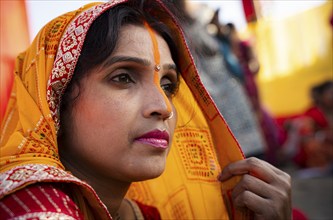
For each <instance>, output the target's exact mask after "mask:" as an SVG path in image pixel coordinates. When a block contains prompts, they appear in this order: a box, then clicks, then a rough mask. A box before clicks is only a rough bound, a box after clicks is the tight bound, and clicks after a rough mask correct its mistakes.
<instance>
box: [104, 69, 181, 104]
mask: <svg viewBox="0 0 333 220" xmlns="http://www.w3.org/2000/svg"><path fill="white" fill-rule="evenodd" d="M132 75H133V74H131V73H128V72H121V73H118V74H116V75H114V76H112V77H110V78H109V81H110V82H112V83H114V84H116V85H117V86H118V87H121V88H129V87H131V85H135V84H137V80H139V78H138V79H136V78H135V77H133V76H132ZM174 75H175V74H173V73H171V74H166V75H165V76H163V77H162V78H161V80H160V87H161V88H162V90H163V91H164V93H165V95H166V96H167V97H170V98H172V97H173V96H175V95H176V94H177V92H178V89H179V80H178V77H177V75H175V76H174Z"/></svg>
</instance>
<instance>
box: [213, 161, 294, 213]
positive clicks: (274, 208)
mask: <svg viewBox="0 0 333 220" xmlns="http://www.w3.org/2000/svg"><path fill="white" fill-rule="evenodd" d="M235 175H242V178H241V180H240V181H239V182H238V183H237V185H236V186H235V188H234V189H233V192H232V198H233V201H234V204H235V206H237V207H240V208H243V207H246V208H249V209H250V210H252V211H253V212H254V213H255V216H256V219H290V218H291V179H290V176H289V175H288V174H286V173H284V172H283V171H281V170H279V169H277V168H275V167H274V166H272V165H271V164H269V163H267V162H265V161H262V160H259V159H257V158H249V159H245V160H242V161H237V162H234V163H231V164H229V165H228V166H226V167H225V169H224V170H223V171H222V173H221V175H220V176H219V180H221V181H225V180H227V179H229V178H231V177H232V176H235Z"/></svg>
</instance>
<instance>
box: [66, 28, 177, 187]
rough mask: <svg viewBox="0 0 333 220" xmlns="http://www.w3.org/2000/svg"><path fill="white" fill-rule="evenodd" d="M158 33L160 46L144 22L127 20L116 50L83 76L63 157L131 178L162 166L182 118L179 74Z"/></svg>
mask: <svg viewBox="0 0 333 220" xmlns="http://www.w3.org/2000/svg"><path fill="white" fill-rule="evenodd" d="M154 35H155V36H156V39H157V43H158V49H157V48H155V50H154V49H153V43H152V38H151V36H150V34H149V32H148V30H147V29H146V28H145V27H143V26H142V27H141V26H135V25H126V26H123V27H122V28H121V31H120V35H119V38H118V43H117V46H116V48H115V50H114V52H113V53H112V55H111V56H110V57H109V58H108V59H107V60H106V61H105V62H104V63H103V65H102V66H99V67H98V68H95V69H94V70H92V71H91V72H90V73H88V75H87V76H86V77H85V78H83V79H82V81H81V83H80V91H79V92H80V94H79V97H78V99H77V101H76V103H75V105H74V107H73V112H72V117H71V120H72V122H71V124H72V125H73V131H72V132H73V134H72V135H71V134H70V136H71V140H70V141H69V142H70V143H69V144H67V145H68V146H66V149H65V150H64V152H65V154H64V157H65V160H66V162H67V163H69V164H70V166H71V167H74V168H75V169H76V170H79V172H81V173H83V174H84V175H87V176H89V175H94V177H95V178H98V176H101V177H103V178H108V179H110V178H111V179H113V180H118V181H119V180H120V181H128V182H132V181H138V180H145V179H150V178H154V177H157V176H159V175H160V174H161V173H162V172H163V170H164V167H165V162H166V157H167V154H168V152H169V150H170V146H171V139H172V135H173V133H174V129H175V126H176V120H177V119H176V118H177V114H176V111H175V108H174V106H173V104H172V96H173V95H174V93H175V92H176V88H177V85H178V76H177V71H176V67H175V64H174V61H173V60H172V57H171V53H170V50H169V47H168V45H167V43H166V42H165V41H164V39H163V38H162V37H161V36H159V35H158V34H156V33H155V34H154ZM154 51H155V53H156V52H158V53H159V54H160V67H161V68H160V70H159V71H156V70H155V69H156V68H155V65H156V63H155V58H154ZM76 91H78V89H76ZM74 93H75V91H74ZM73 95H74V96H75V94H73ZM171 112H173V113H171ZM170 114H173V117H172V118H170ZM63 159H64V158H63Z"/></svg>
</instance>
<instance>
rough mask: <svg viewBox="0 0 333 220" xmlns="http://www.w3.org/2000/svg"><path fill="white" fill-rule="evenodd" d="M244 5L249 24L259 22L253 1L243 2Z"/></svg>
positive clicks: (245, 0) (246, 0) (244, 0)
mask: <svg viewBox="0 0 333 220" xmlns="http://www.w3.org/2000/svg"><path fill="white" fill-rule="evenodd" d="M242 3H243V10H244V16H245V19H246V21H247V22H248V23H249V22H254V21H257V15H256V10H255V7H254V3H253V0H242Z"/></svg>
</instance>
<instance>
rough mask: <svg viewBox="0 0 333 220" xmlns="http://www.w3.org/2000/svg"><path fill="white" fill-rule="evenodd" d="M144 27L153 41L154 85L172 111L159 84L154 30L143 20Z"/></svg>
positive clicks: (158, 61) (158, 54) (158, 63)
mask: <svg viewBox="0 0 333 220" xmlns="http://www.w3.org/2000/svg"><path fill="white" fill-rule="evenodd" d="M144 25H145V27H146V28H147V30H148V33H149V35H150V38H151V41H152V43H153V54H154V61H155V66H154V83H155V85H156V87H157V88H158V90H159V91H160V92H161V94H162V96H163V97H164V100H165V103H166V105H167V110H168V111H169V112H171V111H172V107H171V103H170V101H169V99H168V97H167V96H166V95H165V93H164V91H163V89H162V88H161V86H160V79H159V76H158V72H159V71H160V69H159V67H160V59H161V58H160V52H159V49H158V43H157V39H156V34H155V32H154V31H153V30H152V29H151V27H150V26H149V24H148V23H147V22H144Z"/></svg>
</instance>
